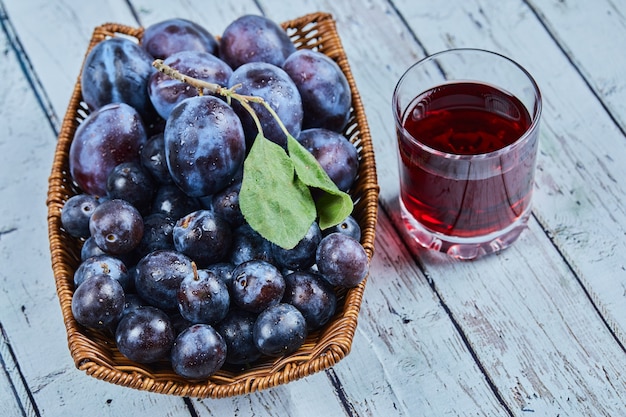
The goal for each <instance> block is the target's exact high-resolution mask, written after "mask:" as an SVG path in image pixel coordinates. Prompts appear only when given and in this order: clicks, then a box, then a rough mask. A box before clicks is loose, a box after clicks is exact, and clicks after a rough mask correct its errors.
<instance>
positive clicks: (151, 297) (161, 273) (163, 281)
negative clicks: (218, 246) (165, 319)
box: [135, 250, 193, 312]
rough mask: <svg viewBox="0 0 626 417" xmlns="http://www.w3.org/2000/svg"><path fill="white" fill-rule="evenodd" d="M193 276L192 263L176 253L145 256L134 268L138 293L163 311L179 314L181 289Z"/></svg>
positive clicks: (163, 251)
mask: <svg viewBox="0 0 626 417" xmlns="http://www.w3.org/2000/svg"><path fill="white" fill-rule="evenodd" d="M188 275H193V263H192V262H191V259H189V258H188V257H187V256H185V255H183V254H182V253H180V252H177V251H171V250H157V251H154V252H151V253H149V254H148V255H146V256H144V257H143V258H142V259H141V260H140V261H139V262H138V263H137V266H136V267H135V290H136V291H137V294H139V296H140V297H141V298H143V299H144V300H146V301H147V302H148V303H150V304H151V305H153V306H155V307H158V308H160V309H162V310H164V311H168V312H169V311H177V310H178V299H177V294H178V289H179V288H180V283H181V282H182V280H183V279H184V278H185V277H186V276H188Z"/></svg>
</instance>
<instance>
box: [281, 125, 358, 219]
mask: <svg viewBox="0 0 626 417" xmlns="http://www.w3.org/2000/svg"><path fill="white" fill-rule="evenodd" d="M287 149H288V150H289V156H290V158H291V160H292V161H293V164H294V167H295V170H296V174H297V175H298V177H299V178H300V179H301V180H302V182H304V183H305V184H306V185H308V186H309V187H315V188H318V189H320V190H322V191H323V194H322V195H321V196H320V197H319V198H318V199H317V201H316V206H317V215H318V217H319V219H318V223H319V226H320V228H321V229H322V230H324V229H327V228H329V227H332V226H334V225H336V224H339V223H341V222H342V221H344V220H345V218H346V217H348V216H349V215H350V214H351V213H352V209H353V206H354V205H353V202H352V198H350V195H348V194H347V193H344V192H343V191H341V190H339V188H337V186H336V185H335V183H334V182H333V180H331V179H330V177H329V176H328V174H326V171H324V168H322V166H321V165H320V164H319V162H317V159H315V157H314V156H313V155H312V154H311V152H309V151H308V150H307V149H306V148H305V147H304V146H302V145H301V144H300V142H298V141H297V140H296V139H295V138H294V137H293V136H291V135H288V136H287Z"/></svg>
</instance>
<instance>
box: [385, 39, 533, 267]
mask: <svg viewBox="0 0 626 417" xmlns="http://www.w3.org/2000/svg"><path fill="white" fill-rule="evenodd" d="M392 106H393V113H394V118H395V122H396V131H397V136H398V157H399V166H400V207H401V214H402V222H403V223H404V226H405V228H406V231H407V232H408V234H409V235H410V236H411V237H412V238H413V239H415V241H417V242H418V243H419V244H420V245H421V246H424V247H427V248H430V249H434V250H437V251H441V252H445V253H447V254H449V255H452V256H453V257H455V258H459V259H474V258H477V257H480V256H482V255H485V254H489V253H494V252H497V251H500V250H502V249H504V248H506V247H508V246H509V245H511V244H512V243H513V242H514V241H515V240H516V239H517V238H518V237H519V235H520V233H521V232H522V230H523V229H524V228H525V227H526V225H527V223H528V218H529V217H530V213H531V196H532V193H533V184H534V171H535V160H536V156H537V146H538V139H539V119H540V116H541V93H540V91H539V88H538V86H537V84H536V82H535V81H534V80H533V78H532V76H531V75H530V74H529V73H528V72H527V71H526V70H525V69H524V68H522V67H521V66H520V65H519V64H517V63H515V62H514V61H512V60H511V59H509V58H507V57H504V56H502V55H500V54H497V53H494V52H489V51H485V50H480V49H452V50H447V51H443V52H439V53H437V54H434V55H431V56H429V57H427V58H425V59H423V60H421V61H419V62H417V63H416V64H414V65H413V66H411V67H410V68H409V69H408V70H407V71H406V72H405V73H404V75H403V76H402V77H401V78H400V80H399V81H398V84H397V86H396V89H395V91H394V93H393V99H392Z"/></svg>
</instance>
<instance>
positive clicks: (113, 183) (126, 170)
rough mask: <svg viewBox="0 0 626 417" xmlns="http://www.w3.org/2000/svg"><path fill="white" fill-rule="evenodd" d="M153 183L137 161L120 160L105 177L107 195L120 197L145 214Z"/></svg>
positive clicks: (153, 187) (111, 197)
mask: <svg viewBox="0 0 626 417" xmlns="http://www.w3.org/2000/svg"><path fill="white" fill-rule="evenodd" d="M154 191H155V184H154V181H153V179H152V176H151V175H150V173H149V172H148V171H146V170H145V169H144V168H143V166H142V165H141V163H140V162H139V161H132V162H122V163H121V164H119V165H117V166H116V167H115V168H113V170H112V171H111V173H110V174H109V176H108V177H107V196H108V197H109V198H110V199H116V198H120V199H122V200H126V201H128V202H129V203H130V204H132V205H133V206H134V207H135V208H136V209H137V210H139V212H140V213H142V214H145V213H147V212H148V210H149V209H150V206H151V205H152V196H153V194H154Z"/></svg>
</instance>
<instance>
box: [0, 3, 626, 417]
mask: <svg viewBox="0 0 626 417" xmlns="http://www.w3.org/2000/svg"><path fill="white" fill-rule="evenodd" d="M624 6H626V2H624V1H622V0H597V1H593V2H591V1H584V0H567V1H564V0H561V1H548V0H545V1H540V0H526V1H520V0H507V1H497V2H496V1H487V0H473V1H467V0H447V1H428V0H395V1H385V0H367V1H363V2H361V1H356V0H352V1H336V0H335V1H325V0H309V1H302V2H295V1H294V2H285V1H284V0H260V1H252V0H247V1H236V2H235V1H233V2H227V1H201V0H187V1H184V2H180V3H179V2H177V1H175V0H170V1H154V0H129V1H127V0H106V1H104V0H103V1H98V2H91V1H83V0H67V1H62V2H57V1H43V0H0V14H1V21H0V23H1V25H2V31H1V32H0V42H1V51H2V58H1V65H0V80H1V82H0V120H1V122H0V172H1V178H2V179H1V183H0V193H1V197H0V259H1V262H2V264H1V268H0V289H1V291H0V328H1V329H2V333H1V337H0V362H1V363H2V372H0V403H1V404H2V405H3V406H2V408H3V411H2V413H1V414H2V415H3V416H61V415H66V416H73V415H88V416H95V415H98V416H102V415H111V416H151V415H158V416H227V415H236V416H247V415H254V416H287V415H288V416H341V415H347V416H385V417H386V416H395V415H401V416H444V415H446V416H447V415H449V416H554V417H556V416H561V417H562V416H574V417H579V416H611V417H615V416H626V375H625V373H626V354H625V346H626V257H625V256H624V254H625V253H626V209H625V208H624V207H625V206H624V201H626V164H625V163H624V161H626V132H625V130H626V81H625V80H626V77H624V74H625V73H626V59H625V58H624V56H625V55H624V51H626V17H625V15H624V9H625V8H624ZM313 11H326V12H330V13H332V14H333V15H334V17H335V19H336V22H337V28H338V31H339V34H340V36H341V38H342V42H343V45H344V48H345V51H346V53H347V55H348V59H349V61H350V64H351V68H352V71H353V74H354V76H355V79H356V83H357V85H358V88H359V90H360V93H361V96H362V99H363V102H364V105H365V109H366V113H367V116H368V121H369V124H370V128H371V132H372V137H373V141H374V145H375V150H376V154H377V156H376V158H377V166H378V180H379V183H380V186H381V194H380V215H379V223H378V228H377V239H376V254H375V257H374V259H373V262H372V265H371V274H370V278H369V280H368V283H367V287H366V291H365V297H364V301H363V305H362V309H361V313H360V317H359V326H358V329H357V333H356V336H355V339H354V343H353V347H352V352H351V353H350V354H349V355H348V356H347V357H346V358H345V359H344V360H342V361H341V362H339V363H338V364H337V365H336V366H334V367H333V368H332V369H329V370H328V371H325V372H319V373H317V374H314V375H312V376H310V377H307V378H304V379H302V380H298V381H295V382H292V383H289V384H287V385H283V386H279V387H277V388H273V389H269V390H266V391H261V392H258V393H254V394H250V395H245V396H240V397H236V398H232V399H219V400H212V399H205V400H197V399H189V398H180V397H174V396H165V395H161V394H151V393H148V392H144V391H137V390H133V389H128V388H122V387H119V386H117V385H113V384H109V383H106V382H102V381H99V380H97V379H95V378H91V377H89V376H87V375H85V374H84V373H82V372H80V371H78V370H76V368H75V367H74V365H73V362H72V360H71V357H70V354H69V351H68V349H67V340H66V334H65V329H64V326H63V321H62V317H61V312H60V307H59V302H58V299H57V296H56V292H55V287H54V279H53V276H52V271H51V267H50V258H49V250H48V239H47V228H46V204H45V200H46V191H47V180H48V175H49V173H50V169H51V161H52V156H53V153H54V148H55V141H56V137H57V134H58V130H59V127H60V121H61V119H62V117H63V115H64V113H65V108H66V107H67V104H68V101H69V96H70V92H71V88H72V86H73V84H74V82H75V80H76V77H77V74H78V71H79V68H80V65H81V62H82V59H83V54H84V51H85V49H86V47H87V43H88V41H89V39H90V37H91V33H92V30H93V28H94V27H95V26H96V25H99V24H102V23H105V22H118V23H123V24H127V25H132V26H138V25H149V24H151V23H154V22H157V21H159V20H162V19H165V18H170V17H174V16H180V17H186V18H190V19H192V20H195V21H197V22H199V23H202V24H204V25H206V27H207V28H209V30H210V31H211V32H212V33H214V34H220V33H221V32H222V31H223V29H224V28H225V27H226V25H227V24H228V23H229V22H230V21H231V20H233V19H234V18H235V17H237V16H239V15H242V14H244V13H255V14H259V13H261V14H264V15H266V16H268V17H270V18H272V19H274V20H276V21H284V20H289V19H292V18H295V17H297V16H300V15H303V14H306V13H308V12H313ZM453 47H479V48H485V49H490V50H494V51H497V52H500V53H503V54H505V55H507V56H509V57H511V58H513V59H515V60H516V61H518V62H519V63H520V64H522V65H523V66H524V67H526V68H527V69H528V70H529V71H530V73H532V74H533V75H534V76H535V78H536V80H537V82H538V84H539V86H540V88H541V90H542V93H543V99H544V112H543V121H542V126H541V135H540V137H541V138H540V149H539V150H540V153H539V157H538V165H537V176H536V184H535V196H534V209H533V216H532V218H531V220H530V225H529V228H528V230H526V231H525V232H524V233H523V234H522V236H521V238H520V240H519V241H517V242H516V243H515V244H514V246H513V247H511V248H510V249H508V250H506V251H504V252H502V253H501V254H498V255H495V256H490V257H487V258H484V259H480V260H478V261H475V262H457V261H452V260H450V259H447V258H445V257H443V256H439V255H438V254H433V253H429V252H426V251H424V250H417V249H414V248H411V247H410V246H408V245H407V244H406V243H405V242H404V240H403V239H402V237H401V236H400V235H399V234H398V232H397V229H396V228H395V226H394V219H397V216H398V210H397V206H396V201H397V193H398V172H397V164H396V150H395V144H394V142H395V137H394V127H393V119H392V114H391V110H390V99H391V93H392V90H393V87H394V85H395V83H396V81H397V80H398V78H399V77H400V75H401V74H402V73H403V71H404V70H405V69H406V68H407V67H408V66H409V65H410V64H411V63H413V62H415V61H416V60H418V59H420V58H422V57H424V56H426V55H428V54H431V53H433V52H436V51H440V50H444V49H449V48H453Z"/></svg>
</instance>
